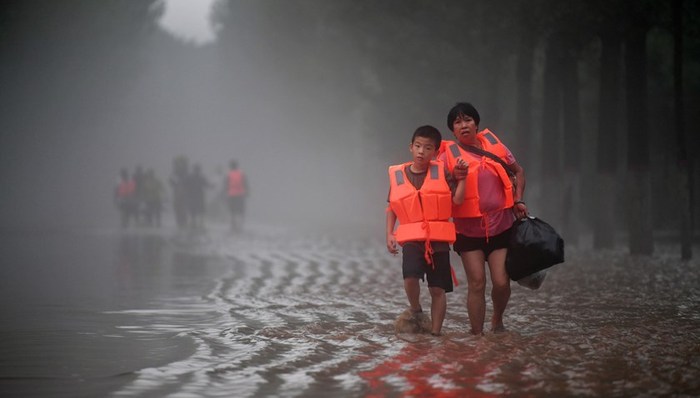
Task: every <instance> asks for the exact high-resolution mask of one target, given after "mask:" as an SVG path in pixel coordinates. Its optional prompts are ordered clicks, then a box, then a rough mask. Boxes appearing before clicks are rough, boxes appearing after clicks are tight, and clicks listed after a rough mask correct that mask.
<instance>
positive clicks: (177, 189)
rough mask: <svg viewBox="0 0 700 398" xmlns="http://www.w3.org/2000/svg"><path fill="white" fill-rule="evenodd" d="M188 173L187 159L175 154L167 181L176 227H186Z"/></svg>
mask: <svg viewBox="0 0 700 398" xmlns="http://www.w3.org/2000/svg"><path fill="white" fill-rule="evenodd" d="M188 173H189V160H188V159H187V157H185V156H182V155H181V156H177V157H176V158H175V159H173V169H172V174H171V175H170V179H169V183H170V190H171V191H172V199H173V213H174V214H175V224H176V225H177V227H178V228H180V229H182V228H186V227H187V175H188Z"/></svg>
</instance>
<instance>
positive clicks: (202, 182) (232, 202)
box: [114, 156, 249, 232]
mask: <svg viewBox="0 0 700 398" xmlns="http://www.w3.org/2000/svg"><path fill="white" fill-rule="evenodd" d="M167 184H168V187H169V188H170V190H169V191H170V199H171V201H170V203H171V204H172V211H173V215H174V219H175V224H176V226H177V227H178V228H179V229H189V230H202V229H204V219H205V215H206V213H207V207H208V206H207V195H206V193H207V191H208V190H211V189H215V188H216V187H218V186H219V185H218V184H214V183H212V182H211V181H209V179H208V178H207V177H206V176H205V174H204V172H203V171H202V166H201V165H200V164H199V163H195V164H193V165H192V166H191V167H190V165H189V160H188V159H187V157H185V156H178V157H176V158H175V159H174V160H173V164H172V172H171V175H170V176H169V178H168V181H167ZM248 193H249V187H248V181H247V178H245V176H244V175H243V173H242V172H241V170H240V169H239V168H238V162H237V161H236V160H235V159H234V160H231V161H230V164H229V171H228V173H227V174H226V176H225V179H224V181H222V185H221V190H220V191H219V192H218V195H216V194H215V195H214V200H215V201H219V202H220V203H222V205H223V206H222V207H227V208H228V211H229V213H230V227H231V230H232V231H234V232H239V231H240V230H241V229H242V225H243V219H244V212H245V200H246V198H247V197H248ZM114 198H115V203H116V205H117V208H118V209H119V212H120V216H121V225H122V227H129V226H132V225H136V226H148V227H160V226H161V213H162V212H163V210H164V203H165V202H166V189H165V184H164V183H163V181H162V180H161V179H159V178H158V177H157V176H156V174H155V172H154V170H153V169H148V170H146V171H145V172H144V171H143V168H142V167H141V166H137V167H136V168H135V169H134V171H133V172H132V173H129V170H128V169H127V168H123V169H122V170H121V172H120V176H119V182H118V183H117V187H116V189H115V193H114ZM224 203H225V205H224Z"/></svg>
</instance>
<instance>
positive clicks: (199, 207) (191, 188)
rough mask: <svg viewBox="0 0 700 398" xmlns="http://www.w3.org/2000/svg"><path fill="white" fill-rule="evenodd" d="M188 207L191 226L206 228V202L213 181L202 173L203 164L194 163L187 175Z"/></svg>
mask: <svg viewBox="0 0 700 398" xmlns="http://www.w3.org/2000/svg"><path fill="white" fill-rule="evenodd" d="M186 186H187V209H188V214H189V219H190V227H192V228H195V229H201V228H204V212H205V207H206V206H205V203H206V190H207V189H208V188H211V187H212V185H211V183H210V182H209V181H208V180H207V178H206V177H205V176H204V174H202V166H200V165H199V164H198V163H197V164H195V165H194V167H193V169H192V173H191V174H190V175H189V176H188V177H187V183H186Z"/></svg>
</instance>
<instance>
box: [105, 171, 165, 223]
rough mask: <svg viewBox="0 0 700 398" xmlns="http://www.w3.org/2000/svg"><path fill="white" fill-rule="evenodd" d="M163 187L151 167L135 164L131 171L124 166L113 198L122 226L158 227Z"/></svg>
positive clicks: (161, 209)
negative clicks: (145, 168) (146, 167)
mask: <svg viewBox="0 0 700 398" xmlns="http://www.w3.org/2000/svg"><path fill="white" fill-rule="evenodd" d="M164 196H165V187H164V186H163V182H162V181H161V180H160V179H159V178H158V177H157V176H156V174H155V171H154V170H153V169H150V168H149V169H147V170H146V171H144V170H143V168H142V167H141V166H137V167H136V168H135V170H134V172H133V173H131V174H130V173H129V170H128V169H126V168H123V169H121V171H120V173H119V182H118V183H117V188H116V190H115V194H114V199H115V202H116V205H117V207H118V208H119V212H120V215H121V224H122V226H123V227H128V226H129V225H132V224H136V225H146V226H155V227H160V225H161V213H162V212H163V199H164Z"/></svg>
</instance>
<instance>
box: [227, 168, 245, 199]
mask: <svg viewBox="0 0 700 398" xmlns="http://www.w3.org/2000/svg"><path fill="white" fill-rule="evenodd" d="M243 195H245V185H244V184H243V173H242V172H241V171H240V170H231V171H229V172H228V196H243Z"/></svg>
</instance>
